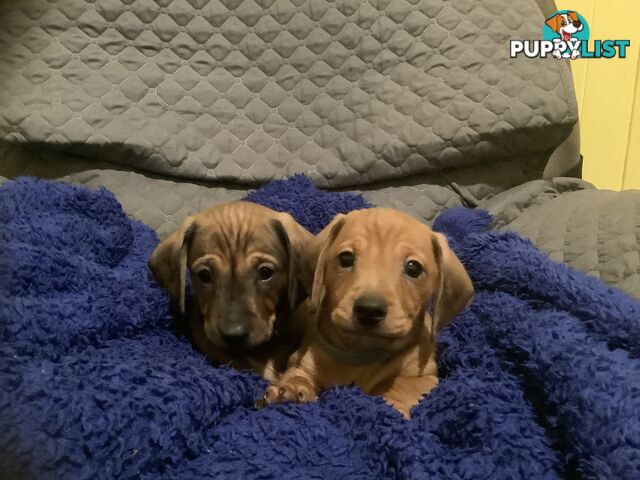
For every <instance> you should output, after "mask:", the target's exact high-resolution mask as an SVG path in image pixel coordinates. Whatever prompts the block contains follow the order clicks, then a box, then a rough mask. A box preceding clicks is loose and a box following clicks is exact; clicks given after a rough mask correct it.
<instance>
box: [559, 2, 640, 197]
mask: <svg viewBox="0 0 640 480" xmlns="http://www.w3.org/2000/svg"><path fill="white" fill-rule="evenodd" d="M556 5H557V6H558V9H560V10H564V9H569V10H577V11H578V12H580V14H581V15H582V16H584V18H585V19H586V20H587V22H588V23H589V27H590V29H591V39H602V40H606V39H613V40H617V39H623V40H631V46H630V47H629V48H627V58H626V59H620V58H615V59H583V60H573V61H571V68H572V71H573V76H574V81H575V85H576V97H577V100H578V108H579V111H580V134H581V139H580V140H581V150H582V154H583V155H584V166H583V178H584V179H585V180H587V181H589V182H592V183H594V184H595V185H596V186H598V187H600V188H610V189H614V190H621V189H629V188H640V80H639V76H640V63H639V62H640V56H639V55H638V52H639V50H640V48H639V47H640V24H639V23H638V21H639V20H638V19H639V18H640V0H573V1H566V2H565V1H558V0H556Z"/></svg>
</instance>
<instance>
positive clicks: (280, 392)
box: [256, 378, 318, 408]
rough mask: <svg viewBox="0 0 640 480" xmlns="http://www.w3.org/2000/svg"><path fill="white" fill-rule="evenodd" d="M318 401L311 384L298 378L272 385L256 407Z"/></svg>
mask: <svg viewBox="0 0 640 480" xmlns="http://www.w3.org/2000/svg"><path fill="white" fill-rule="evenodd" d="M317 399H318V397H317V395H316V392H315V390H314V389H313V387H312V386H311V384H310V383H309V382H308V381H306V380H304V379H302V378H296V379H291V380H289V381H285V382H281V383H280V384H278V385H271V386H270V387H269V388H267V390H266V391H265V392H264V396H263V397H262V398H261V399H259V400H258V401H257V402H256V406H257V407H258V408H262V407H265V406H267V405H271V404H272V403H283V402H295V403H303V402H312V401H315V400H317Z"/></svg>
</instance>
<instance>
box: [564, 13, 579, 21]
mask: <svg viewBox="0 0 640 480" xmlns="http://www.w3.org/2000/svg"><path fill="white" fill-rule="evenodd" d="M567 17H569V20H571V21H572V22H577V21H578V20H579V19H578V12H567Z"/></svg>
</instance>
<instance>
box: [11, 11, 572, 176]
mask: <svg viewBox="0 0 640 480" xmlns="http://www.w3.org/2000/svg"><path fill="white" fill-rule="evenodd" d="M542 21H543V18H542V15H541V14H540V12H539V11H538V9H537V8H536V6H535V3H534V2H533V1H532V0H516V1H511V0H487V1H473V0H451V1H441V0H371V1H370V2H361V1H358V0H338V1H335V2H334V1H328V0H327V1H324V0H309V1H303V0H275V1H274V0H246V1H240V0H175V1H170V0H155V1H154V0H123V1H117V0H98V1H95V2H89V1H87V2H83V1H81V0H59V1H55V0H31V1H28V2H27V1H4V2H0V84H1V85H2V88H1V89H0V106H1V107H2V108H0V139H3V138H4V139H6V140H9V141H12V142H29V143H32V144H45V145H49V146H57V147H59V148H63V149H64V150H65V151H67V152H72V153H78V154H82V155H84V156H87V157H89V158H99V159H102V160H109V161H111V162H113V163H117V164H120V165H128V166H134V167H136V168H140V169H145V170H148V171H153V172H159V173H165V174H170V175H172V176H180V177H187V178H192V179H218V180H222V179H233V180H234V181H240V182H244V183H250V184H255V183H256V182H264V181H267V180H270V179H272V178H274V177H281V176H284V175H287V174H291V173H294V172H303V173H307V174H309V175H310V176H311V177H312V178H314V180H316V182H317V183H318V184H319V185H332V186H344V185H353V184H364V183H366V182H370V181H373V180H380V179H385V178H392V177H404V176H406V175H408V174H412V173H420V172H430V171H435V170H438V169H441V168H443V167H453V166H456V165H461V164H465V163H473V162H478V161H488V160H494V159H499V158H514V157H515V156H516V155H517V154H519V153H522V152H527V154H528V153H530V152H541V151H545V150H549V149H551V148H553V147H554V146H556V145H558V143H559V142H560V141H561V140H562V139H563V138H564V137H565V136H566V135H567V134H568V133H569V130H570V128H571V126H572V125H573V124H574V123H575V121H576V119H577V113H576V106H575V100H574V93H573V90H572V88H573V87H572V85H571V78H570V74H569V67H568V65H567V63H566V62H558V61H556V60H555V59H553V58H549V59H544V60H542V59H540V60H531V59H526V58H522V59H516V60H512V59H509V56H508V48H507V46H508V41H509V39H511V38H539V35H540V28H541V24H542Z"/></svg>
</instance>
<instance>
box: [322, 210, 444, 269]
mask: <svg viewBox="0 0 640 480" xmlns="http://www.w3.org/2000/svg"><path fill="white" fill-rule="evenodd" d="M431 236H432V232H431V229H430V228H429V227H427V226H426V225H424V224H423V223H421V222H419V221H418V220H416V219H414V218H413V217H411V216H409V215H407V214H404V213H402V212H398V211H397V210H391V209H383V208H376V209H370V210H359V211H356V212H352V213H350V214H348V215H347V216H346V218H345V222H344V225H343V227H342V228H341V230H340V232H339V233H338V235H337V237H336V240H335V242H334V245H335V248H336V249H337V250H341V249H344V248H352V249H355V250H358V251H360V252H362V253H369V254H371V255H372V256H377V255H382V256H384V255H385V254H392V253H394V252H398V253H401V252H406V253H414V254H417V253H419V252H420V253H422V254H423V255H426V256H430V252H432V249H431V248H430V247H431ZM383 259H384V257H381V258H380V260H383ZM429 259H430V258H425V260H429Z"/></svg>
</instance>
